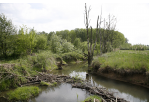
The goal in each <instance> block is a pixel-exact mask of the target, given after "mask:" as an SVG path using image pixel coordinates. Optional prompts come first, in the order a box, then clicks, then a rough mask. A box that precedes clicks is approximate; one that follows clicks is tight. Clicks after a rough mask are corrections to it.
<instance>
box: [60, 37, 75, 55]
mask: <svg viewBox="0 0 149 105" xmlns="http://www.w3.org/2000/svg"><path fill="white" fill-rule="evenodd" d="M62 47H63V48H62V51H63V53H67V52H71V51H72V50H73V49H74V45H73V44H72V43H70V42H67V40H66V39H64V40H63V43H62Z"/></svg>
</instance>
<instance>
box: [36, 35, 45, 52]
mask: <svg viewBox="0 0 149 105" xmlns="http://www.w3.org/2000/svg"><path fill="white" fill-rule="evenodd" d="M46 47H47V36H46V35H44V34H43V35H36V46H35V49H36V50H44V49H46Z"/></svg>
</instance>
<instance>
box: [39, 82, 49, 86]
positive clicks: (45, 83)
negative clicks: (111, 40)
mask: <svg viewBox="0 0 149 105" xmlns="http://www.w3.org/2000/svg"><path fill="white" fill-rule="evenodd" d="M40 85H42V86H49V84H48V83H47V82H44V81H41V82H40Z"/></svg>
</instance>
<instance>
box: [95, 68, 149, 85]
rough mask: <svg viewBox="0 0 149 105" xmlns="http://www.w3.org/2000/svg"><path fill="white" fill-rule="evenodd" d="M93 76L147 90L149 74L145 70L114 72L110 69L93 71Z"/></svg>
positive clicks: (114, 70)
mask: <svg viewBox="0 0 149 105" xmlns="http://www.w3.org/2000/svg"><path fill="white" fill-rule="evenodd" d="M92 73H93V74H96V75H99V76H103V77H106V78H110V79H114V80H118V81H123V82H128V83H131V84H135V85H139V86H143V87H146V88H149V72H146V71H145V70H143V69H142V70H140V71H137V70H136V71H131V70H116V69H113V68H111V67H108V66H107V67H105V68H104V69H102V68H99V69H97V68H96V69H95V71H94V72H92Z"/></svg>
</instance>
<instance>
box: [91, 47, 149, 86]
mask: <svg viewBox="0 0 149 105" xmlns="http://www.w3.org/2000/svg"><path fill="white" fill-rule="evenodd" d="M148 55H149V51H131V50H127V51H124V50H122V51H121V50H119V51H116V52H110V53H106V54H103V55H102V56H99V57H96V58H95V60H94V61H93V68H94V71H95V72H96V74H97V75H99V76H104V77H107V78H110V79H115V80H119V81H123V82H128V83H131V84H136V85H140V86H143V87H147V88H149V64H148V62H149V56H148Z"/></svg>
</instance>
